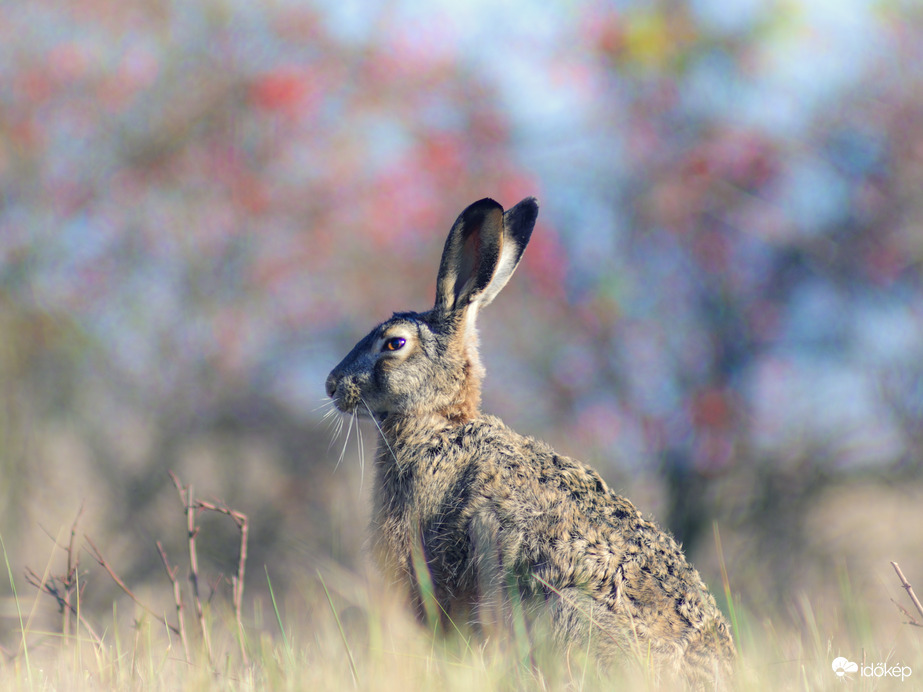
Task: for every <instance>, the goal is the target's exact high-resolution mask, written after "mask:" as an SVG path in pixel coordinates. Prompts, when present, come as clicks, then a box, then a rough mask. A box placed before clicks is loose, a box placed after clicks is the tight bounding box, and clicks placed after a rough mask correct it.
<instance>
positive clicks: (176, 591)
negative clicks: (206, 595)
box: [157, 541, 190, 661]
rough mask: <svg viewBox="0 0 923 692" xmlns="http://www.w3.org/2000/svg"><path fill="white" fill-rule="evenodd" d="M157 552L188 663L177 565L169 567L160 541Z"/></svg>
mask: <svg viewBox="0 0 923 692" xmlns="http://www.w3.org/2000/svg"><path fill="white" fill-rule="evenodd" d="M157 552H159V553H160V559H161V560H162V561H163V567H164V569H165V570H166V571H167V577H168V578H169V579H170V584H171V585H172V586H173V600H174V602H175V603H176V621H177V626H178V629H179V639H180V641H181V642H182V644H183V652H184V653H185V654H186V660H187V661H189V660H190V658H189V639H188V638H187V637H186V618H185V617H184V612H183V591H182V589H181V588H180V585H179V582H178V581H177V579H176V573H177V572H179V565H177V566H176V567H171V566H170V561H169V560H168V559H167V551H165V550H164V549H163V545H162V544H161V542H160V541H157Z"/></svg>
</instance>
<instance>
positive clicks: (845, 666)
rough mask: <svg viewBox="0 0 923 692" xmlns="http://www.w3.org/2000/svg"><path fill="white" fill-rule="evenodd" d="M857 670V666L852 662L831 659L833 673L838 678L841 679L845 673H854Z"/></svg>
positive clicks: (842, 659)
mask: <svg viewBox="0 0 923 692" xmlns="http://www.w3.org/2000/svg"><path fill="white" fill-rule="evenodd" d="M858 670H859V664H858V663H853V662H852V661H850V660H848V659H845V658H843V657H842V656H840V657H839V658H835V659H833V672H834V673H836V674H837V676H839V677H843V676H844V675H846V673H855V672H857V671H858Z"/></svg>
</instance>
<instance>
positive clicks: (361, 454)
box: [356, 423, 365, 495]
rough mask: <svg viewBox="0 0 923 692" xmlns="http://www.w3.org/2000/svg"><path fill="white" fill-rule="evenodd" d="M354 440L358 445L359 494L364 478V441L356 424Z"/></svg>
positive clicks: (360, 429)
mask: <svg viewBox="0 0 923 692" xmlns="http://www.w3.org/2000/svg"><path fill="white" fill-rule="evenodd" d="M356 441H357V443H358V446H359V494H360V495H361V494H362V483H363V481H364V480H365V442H364V441H363V439H362V428H361V427H360V426H359V424H358V423H357V424H356Z"/></svg>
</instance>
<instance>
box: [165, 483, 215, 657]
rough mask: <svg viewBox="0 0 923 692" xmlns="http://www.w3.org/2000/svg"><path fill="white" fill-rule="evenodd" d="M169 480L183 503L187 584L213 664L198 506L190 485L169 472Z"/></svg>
mask: <svg viewBox="0 0 923 692" xmlns="http://www.w3.org/2000/svg"><path fill="white" fill-rule="evenodd" d="M170 479H171V480H172V481H173V485H175V486H176V490H177V492H178V493H179V498H180V502H182V503H183V512H184V513H185V514H186V531H187V536H188V541H187V542H188V545H189V582H190V584H192V602H193V605H194V606H195V613H196V617H197V618H198V620H199V628H200V629H201V631H202V642H203V643H204V644H205V653H206V655H207V656H208V662H209V663H213V662H214V657H213V656H212V645H211V637H210V636H209V633H208V625H207V623H206V622H205V610H204V609H203V608H202V599H201V597H200V596H199V557H198V551H197V549H196V537H197V536H198V534H199V527H198V526H196V515H197V512H198V506H197V505H196V502H195V494H194V492H193V487H192V484H190V485H186V486H184V485H183V484H182V483H181V482H180V480H179V478H178V477H177V475H176V474H175V473H173V472H172V471H170Z"/></svg>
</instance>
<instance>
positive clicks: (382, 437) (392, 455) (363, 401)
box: [359, 397, 397, 464]
mask: <svg viewBox="0 0 923 692" xmlns="http://www.w3.org/2000/svg"><path fill="white" fill-rule="evenodd" d="M359 401H361V402H362V405H363V406H365V410H366V411H368V412H369V416H370V417H371V419H372V420H373V421H374V422H375V427H376V428H378V434H379V435H381V441H382V442H384V443H385V447H387V448H388V452H390V453H391V458H392V459H394V463H395V464H396V463H397V455H396V454H395V453H394V450H393V449H391V445H389V444H388V440H387V439H386V438H385V431H384V430H382V429H381V424H380V423H379V422H378V419H377V418H376V417H375V414H374V413H372V409H371V408H369V405H368V404H367V403H365V399H363V398H361V397H360V398H359Z"/></svg>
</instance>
